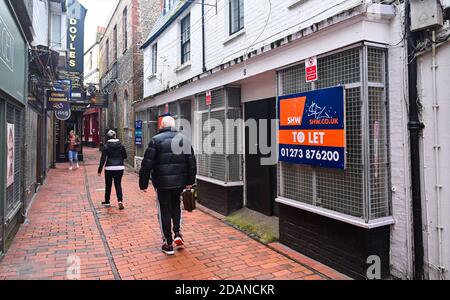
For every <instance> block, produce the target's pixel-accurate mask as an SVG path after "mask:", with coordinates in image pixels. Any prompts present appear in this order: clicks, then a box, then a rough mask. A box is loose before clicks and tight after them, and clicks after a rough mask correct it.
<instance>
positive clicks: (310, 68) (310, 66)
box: [305, 56, 319, 82]
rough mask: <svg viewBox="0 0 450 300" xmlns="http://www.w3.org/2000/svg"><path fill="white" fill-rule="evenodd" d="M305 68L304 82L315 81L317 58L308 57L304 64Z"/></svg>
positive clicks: (316, 77) (317, 77)
mask: <svg viewBox="0 0 450 300" xmlns="http://www.w3.org/2000/svg"><path fill="white" fill-rule="evenodd" d="M305 68H306V82H312V81H317V80H318V79H319V76H318V75H317V56H313V57H310V58H308V59H307V60H306V62H305Z"/></svg>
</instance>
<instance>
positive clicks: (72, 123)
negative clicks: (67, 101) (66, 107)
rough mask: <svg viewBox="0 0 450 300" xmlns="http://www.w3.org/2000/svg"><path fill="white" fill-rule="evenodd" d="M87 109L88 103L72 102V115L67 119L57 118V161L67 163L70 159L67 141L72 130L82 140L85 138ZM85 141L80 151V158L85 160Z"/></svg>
mask: <svg viewBox="0 0 450 300" xmlns="http://www.w3.org/2000/svg"><path fill="white" fill-rule="evenodd" d="M86 110H87V104H76V105H75V104H72V105H71V106H70V117H69V118H68V119H65V120H59V119H57V118H55V122H56V123H55V133H54V134H55V146H56V149H55V150H56V151H55V154H56V157H55V160H56V162H57V163H65V162H68V161H69V157H68V149H67V142H68V138H69V133H70V131H71V130H73V131H74V132H75V134H76V135H78V137H79V138H80V140H83V139H84V127H83V114H84V112H85V111H86ZM83 148H84V147H83V143H82V144H81V147H80V152H79V153H78V160H79V161H83V160H84V154H83Z"/></svg>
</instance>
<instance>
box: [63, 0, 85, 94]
mask: <svg viewBox="0 0 450 300" xmlns="http://www.w3.org/2000/svg"><path fill="white" fill-rule="evenodd" d="M85 17H86V9H85V8H84V7H83V6H82V5H81V4H80V3H79V2H78V0H68V1H67V51H68V53H67V67H66V68H65V69H64V70H61V71H60V76H59V77H60V79H62V80H70V81H71V88H72V90H71V94H70V100H71V101H75V102H84V101H85V99H84V92H83V69H84V20H85Z"/></svg>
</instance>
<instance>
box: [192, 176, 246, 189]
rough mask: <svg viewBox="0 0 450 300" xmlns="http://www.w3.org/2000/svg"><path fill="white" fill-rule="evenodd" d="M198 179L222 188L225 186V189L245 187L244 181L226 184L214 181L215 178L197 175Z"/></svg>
mask: <svg viewBox="0 0 450 300" xmlns="http://www.w3.org/2000/svg"><path fill="white" fill-rule="evenodd" d="M197 179H199V180H201V181H206V182H209V183H213V184H217V185H220V186H224V187H232V186H243V185H244V182H243V181H235V182H224V181H222V180H217V179H213V178H209V177H206V176H201V175H197Z"/></svg>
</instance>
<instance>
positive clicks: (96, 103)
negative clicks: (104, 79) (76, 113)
mask: <svg viewBox="0 0 450 300" xmlns="http://www.w3.org/2000/svg"><path fill="white" fill-rule="evenodd" d="M86 100H87V101H88V102H89V104H90V105H91V107H92V108H93V107H98V108H108V97H106V98H105V96H104V94H103V92H102V91H100V90H98V88H97V87H96V86H95V85H90V86H88V87H87V90H86Z"/></svg>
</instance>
